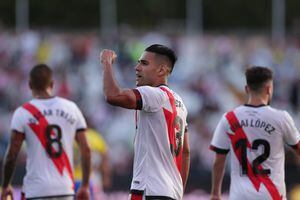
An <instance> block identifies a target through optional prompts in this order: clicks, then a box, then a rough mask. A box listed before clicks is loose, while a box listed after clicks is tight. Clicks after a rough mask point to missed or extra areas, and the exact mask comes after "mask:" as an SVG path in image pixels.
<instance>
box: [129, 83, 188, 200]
mask: <svg viewBox="0 0 300 200" xmlns="http://www.w3.org/2000/svg"><path fill="white" fill-rule="evenodd" d="M162 89H165V90H167V91H169V92H170V93H171V95H172V96H174V98H175V104H176V111H177V117H179V118H180V119H181V122H182V123H181V127H180V128H179V129H180V130H179V129H176V130H175V132H177V133H179V137H180V138H177V142H178V144H179V143H180V145H181V150H182V146H183V138H184V132H185V127H186V126H187V122H186V117H187V110H186V107H185V105H184V104H183V101H182V99H181V98H180V97H179V95H178V94H176V93H174V92H173V91H172V90H170V89H169V88H168V87H166V86H161V87H150V86H142V87H138V88H137V90H138V91H139V92H140V94H141V97H142V102H143V108H142V110H141V111H137V130H136V136H135V141H134V152H135V153H134V166H133V179H132V184H131V190H144V191H145V193H146V196H167V197H171V198H174V199H176V200H180V199H182V196H183V186H182V179H181V175H180V172H179V170H178V168H177V165H176V164H175V162H174V159H173V156H172V153H171V150H170V141H169V135H168V134H169V133H168V127H167V119H166V117H165V114H164V110H165V112H170V113H173V110H172V106H171V103H170V98H169V96H168V94H167V92H165V91H163V90H162Z"/></svg>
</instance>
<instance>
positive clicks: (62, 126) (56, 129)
mask: <svg viewBox="0 0 300 200" xmlns="http://www.w3.org/2000/svg"><path fill="white" fill-rule="evenodd" d="M11 129H12V130H16V131H18V132H21V133H24V134H25V142H26V149H27V161H26V175H25V177H24V181H23V191H24V192H25V197H26V198H34V197H47V196H61V195H73V194H74V181H73V171H72V169H73V163H72V162H73V142H74V138H75V134H76V132H77V131H78V130H81V129H86V122H85V119H84V117H83V115H82V113H81V111H80V110H79V108H78V107H77V106H76V105H75V103H73V102H71V101H69V100H66V99H63V98H60V97H53V98H49V99H33V100H31V101H29V102H28V103H25V104H24V105H23V106H21V107H19V108H18V109H17V110H16V111H15V113H14V114H13V117H12V122H11Z"/></svg>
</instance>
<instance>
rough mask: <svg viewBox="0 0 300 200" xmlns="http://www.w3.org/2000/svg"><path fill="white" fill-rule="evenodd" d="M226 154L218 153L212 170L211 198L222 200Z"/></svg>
mask: <svg viewBox="0 0 300 200" xmlns="http://www.w3.org/2000/svg"><path fill="white" fill-rule="evenodd" d="M225 161H226V154H218V153H216V157H215V162H214V165H213V171H212V188H211V197H210V199H211V200H221V189H222V182H223V177H224V168H225Z"/></svg>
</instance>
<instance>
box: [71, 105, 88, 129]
mask: <svg viewBox="0 0 300 200" xmlns="http://www.w3.org/2000/svg"><path fill="white" fill-rule="evenodd" d="M74 104H75V103H74ZM75 112H76V116H77V120H76V130H77V131H78V130H82V129H86V128H87V124H86V121H85V119H84V117H83V114H82V112H81V111H80V109H79V108H78V106H77V105H76V104H75Z"/></svg>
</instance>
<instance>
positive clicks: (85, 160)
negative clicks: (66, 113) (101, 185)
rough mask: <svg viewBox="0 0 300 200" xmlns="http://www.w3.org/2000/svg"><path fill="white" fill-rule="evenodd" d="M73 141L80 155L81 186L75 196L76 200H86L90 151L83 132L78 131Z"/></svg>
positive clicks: (87, 195) (87, 197)
mask: <svg viewBox="0 0 300 200" xmlns="http://www.w3.org/2000/svg"><path fill="white" fill-rule="evenodd" d="M75 140H76V142H77V144H78V147H79V152H80V155H81V168H82V184H81V186H80V188H79V190H78V192H77V194H76V199H79V200H88V199H89V179H90V173H91V150H90V147H89V145H88V142H87V139H86V136H85V131H84V130H81V131H78V132H77V133H76V137H75Z"/></svg>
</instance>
